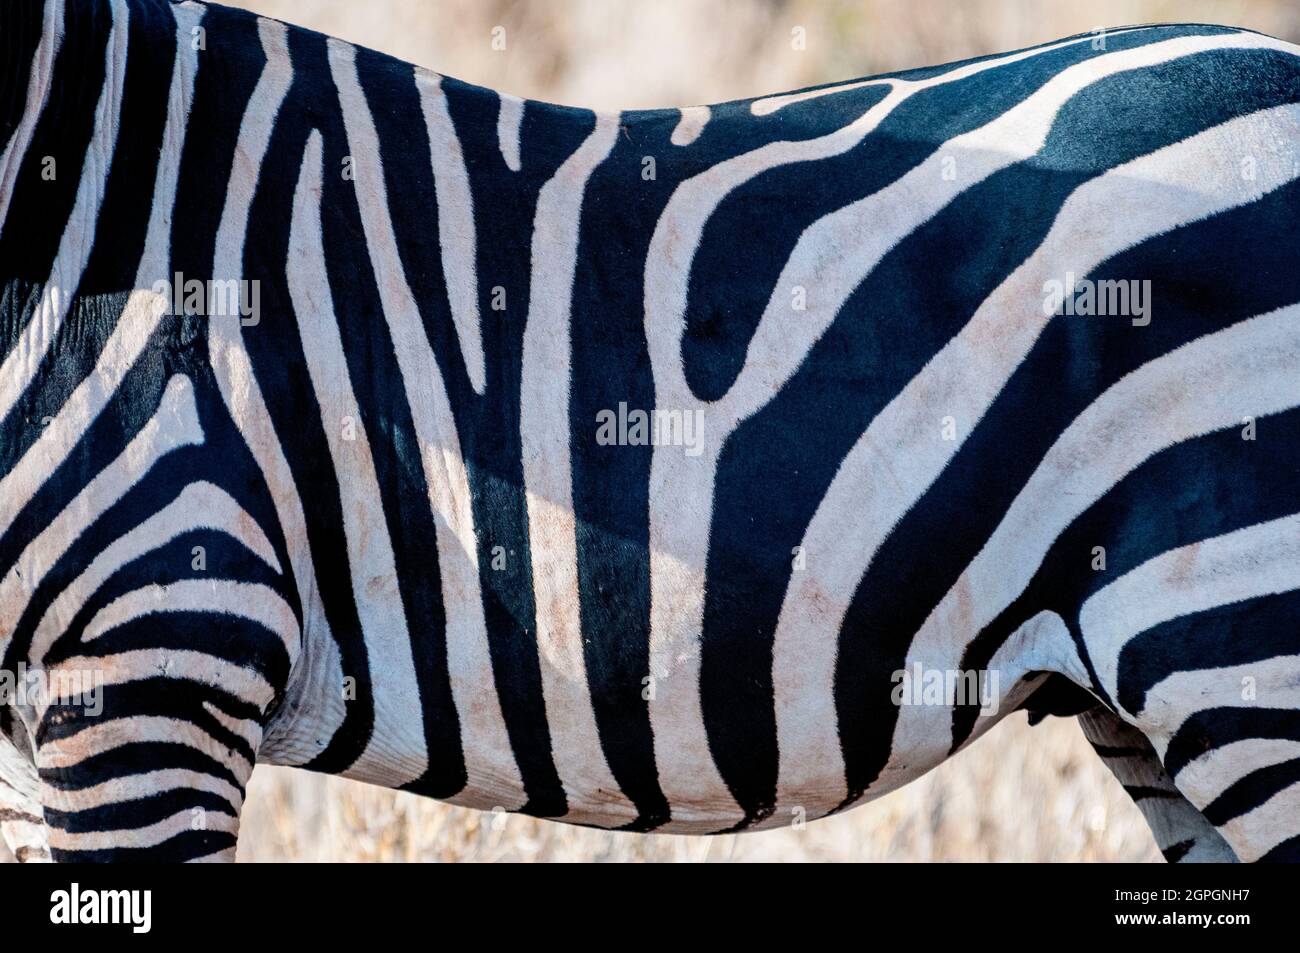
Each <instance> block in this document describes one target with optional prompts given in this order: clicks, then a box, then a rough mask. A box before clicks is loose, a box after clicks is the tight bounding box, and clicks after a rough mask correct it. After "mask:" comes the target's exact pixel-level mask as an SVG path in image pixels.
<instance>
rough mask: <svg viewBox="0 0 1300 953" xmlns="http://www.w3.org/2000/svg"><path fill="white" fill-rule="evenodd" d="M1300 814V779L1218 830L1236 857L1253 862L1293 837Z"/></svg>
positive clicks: (1245, 861) (1246, 862)
mask: <svg viewBox="0 0 1300 953" xmlns="http://www.w3.org/2000/svg"><path fill="white" fill-rule="evenodd" d="M1297 817H1300V783H1296V784H1293V785H1291V786H1290V787H1288V788H1283V789H1282V790H1281V791H1279V792H1277V794H1274V795H1273V796H1272V797H1271V798H1269V799H1268V800H1267V801H1265V802H1264V803H1263V804H1261V805H1260V806H1259V807H1257V808H1255V809H1254V810H1253V811H1249V812H1247V813H1245V814H1243V815H1241V816H1240V817H1234V818H1233V819H1232V820H1230V821H1228V823H1226V824H1222V825H1220V826H1219V833H1220V834H1222V835H1223V839H1224V840H1226V841H1227V842H1228V843H1229V844H1231V845H1232V849H1233V850H1234V851H1235V852H1236V854H1237V858H1238V859H1239V860H1241V862H1242V863H1245V864H1250V863H1254V862H1255V861H1257V860H1259V859H1260V858H1261V857H1263V856H1264V855H1265V854H1267V853H1268V852H1269V851H1270V850H1272V849H1273V848H1274V847H1276V846H1277V845H1278V844H1280V843H1282V842H1283V841H1285V840H1289V839H1290V838H1292V837H1294V836H1295V833H1296V824H1295V819H1296V818H1297Z"/></svg>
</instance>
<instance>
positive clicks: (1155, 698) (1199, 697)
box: [1136, 655, 1300, 758]
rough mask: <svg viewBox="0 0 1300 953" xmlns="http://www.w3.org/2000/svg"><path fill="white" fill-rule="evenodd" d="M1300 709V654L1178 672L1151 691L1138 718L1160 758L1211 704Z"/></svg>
mask: <svg viewBox="0 0 1300 953" xmlns="http://www.w3.org/2000/svg"><path fill="white" fill-rule="evenodd" d="M1250 707H1259V708H1276V709H1284V710H1290V711H1295V710H1297V709H1300V655H1277V656H1274V657H1273V658H1270V659H1264V660H1262V661H1258V662H1243V663H1242V664H1240V665H1224V666H1222V667H1219V668H1198V669H1193V670H1191V671H1182V672H1175V673H1174V674H1172V675H1169V676H1167V677H1165V678H1162V679H1161V680H1160V681H1159V682H1157V683H1156V684H1155V685H1153V686H1152V687H1151V689H1150V691H1148V692H1147V699H1146V707H1145V708H1143V710H1142V711H1141V712H1139V713H1138V715H1137V719H1136V720H1137V721H1138V722H1139V723H1140V724H1141V725H1142V728H1143V731H1144V732H1146V733H1147V736H1148V737H1149V738H1150V739H1151V743H1152V744H1153V745H1154V746H1155V748H1156V750H1157V751H1158V752H1159V753H1160V756H1161V758H1163V757H1164V755H1165V752H1166V751H1167V750H1168V748H1169V742H1170V740H1171V739H1172V737H1173V735H1174V733H1175V732H1176V731H1177V730H1178V728H1179V727H1180V726H1181V725H1182V723H1183V722H1184V721H1186V720H1187V719H1188V718H1190V717H1192V716H1193V715H1195V714H1196V713H1197V712H1201V711H1205V710H1206V709H1209V708H1250Z"/></svg>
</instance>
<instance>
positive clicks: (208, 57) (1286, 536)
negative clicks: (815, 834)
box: [0, 0, 1300, 860]
mask: <svg viewBox="0 0 1300 953" xmlns="http://www.w3.org/2000/svg"><path fill="white" fill-rule="evenodd" d="M0 27H3V30H4V35H5V37H6V40H5V47H4V50H3V56H4V59H3V60H2V61H0V109H2V110H3V112H2V113H0V122H3V126H2V127H0V131H2V134H3V136H4V145H3V148H4V152H3V154H2V155H0V229H2V230H0V269H2V271H0V293H2V295H3V297H2V298H0V361H3V371H2V373H0V655H3V660H4V671H5V672H15V673H16V672H18V671H20V670H24V671H27V672H28V673H35V675H36V676H37V677H38V678H39V679H44V680H46V681H51V680H57V679H60V678H62V679H70V678H71V677H72V675H73V674H74V673H92V674H93V675H94V677H95V679H96V680H97V681H96V684H97V685H99V686H100V688H101V690H102V694H101V697H100V701H101V702H102V710H97V711H93V712H92V711H91V709H90V707H88V706H87V705H86V704H84V703H83V704H76V703H72V702H70V701H69V700H67V699H53V700H51V699H50V698H49V697H46V698H43V699H42V698H35V699H32V698H24V699H15V700H13V701H12V703H11V704H9V705H8V706H5V707H3V708H0V713H2V714H3V718H2V719H0V728H2V729H3V731H0V735H3V740H0V833H3V834H4V836H5V838H6V840H7V841H8V842H9V843H10V844H11V845H13V846H15V847H17V848H18V849H19V850H21V851H23V852H24V854H25V856H27V857H29V858H31V859H39V858H41V857H44V856H47V855H52V856H53V857H54V859H71V860H96V859H132V858H151V859H185V860H197V859H229V858H231V857H232V856H233V853H234V847H235V842H236V836H237V829H238V817H239V811H240V808H241V806H242V800H243V792H244V787H245V785H246V783H247V780H248V777H249V775H250V773H251V771H252V767H253V764H254V763H255V762H256V761H258V760H261V761H265V762H270V763H279V764H289V765H297V766H302V767H306V768H309V769H312V770H317V771H324V772H330V773H339V774H344V775H347V776H349V777H354V778H359V779H362V780H366V781H370V782H374V783H378V784H383V785H387V786H391V787H400V788H404V789H406V790H411V791H416V792H419V793H423V794H427V795H430V796H434V797H439V798H444V799H447V800H450V801H453V802H455V803H460V804H466V805H471V806H474V807H479V808H489V809H490V808H496V807H501V808H504V809H507V810H511V811H515V810H518V811H525V812H528V813H531V814H534V815H537V816H543V817H552V818H558V819H562V820H566V821H570V822H573V823H579V824H587V825H594V826H599V827H607V828H618V829H627V830H636V831H651V830H653V831H671V832H692V833H714V832H719V831H726V830H744V829H754V828H760V827H768V826H774V825H780V824H785V823H789V822H790V821H791V820H792V819H796V818H802V817H810V818H811V817H819V816H822V815H825V814H828V813H831V812H833V811H836V810H840V809H843V808H846V807H848V806H850V805H852V804H854V803H857V802H859V801H861V800H863V799H865V798H870V797H874V796H878V795H879V794H881V793H884V792H886V791H889V790H892V789H894V788H896V787H898V786H899V785H902V784H904V783H906V782H907V781H909V780H912V779H914V778H916V777H917V776H919V775H920V774H922V773H924V772H925V771H927V770H929V769H930V768H932V767H934V766H935V765H937V764H938V763H940V762H941V761H942V760H944V759H945V758H946V757H948V756H949V755H950V754H951V753H952V752H953V751H955V750H957V749H959V748H961V747H962V746H963V745H965V744H967V743H968V742H969V741H970V740H972V739H973V738H975V737H977V736H978V735H979V734H981V733H982V732H983V731H985V730H987V729H988V728H990V727H991V726H992V725H993V724H995V723H996V721H997V720H998V719H999V718H1000V717H1002V716H1003V715H1005V714H1006V713H1007V712H1009V711H1012V710H1014V709H1016V708H1017V707H1020V706H1026V707H1029V708H1031V710H1041V709H1048V710H1051V709H1052V708H1053V706H1054V702H1053V699H1059V698H1061V697H1068V696H1070V693H1073V695H1072V697H1073V698H1074V700H1075V702H1076V703H1077V702H1078V700H1079V699H1083V700H1084V701H1083V702H1082V704H1077V705H1076V707H1075V708H1074V709H1073V710H1081V709H1082V708H1090V710H1089V711H1088V712H1087V714H1086V715H1085V721H1084V723H1085V730H1086V731H1087V733H1088V735H1089V737H1090V739H1091V740H1092V741H1093V742H1094V744H1096V745H1097V746H1098V749H1099V751H1100V753H1101V754H1102V756H1103V758H1104V759H1105V760H1106V761H1107V763H1108V764H1110V765H1111V766H1112V767H1113V769H1114V770H1115V771H1116V774H1117V775H1118V776H1119V777H1120V779H1121V781H1122V782H1123V783H1124V784H1125V785H1126V786H1128V787H1129V789H1130V791H1131V792H1132V793H1133V794H1134V797H1135V799H1136V800H1137V801H1138V803H1139V806H1141V807H1142V809H1143V810H1144V811H1145V812H1146V813H1147V816H1148V818H1149V819H1150V820H1151V823H1152V827H1153V830H1155V831H1156V833H1157V837H1158V840H1159V842H1160V845H1161V847H1162V849H1163V850H1165V852H1166V854H1167V856H1169V857H1170V858H1171V859H1182V860H1196V859H1226V858H1230V857H1232V856H1234V855H1235V856H1237V857H1240V858H1242V859H1249V860H1255V859H1294V858H1295V857H1296V856H1297V837H1298V836H1300V811H1298V810H1297V804H1298V803H1300V801H1298V799H1300V697H1298V696H1297V694H1296V689H1295V683H1296V680H1297V676H1298V674H1300V663H1298V662H1297V659H1300V645H1297V644H1296V636H1295V625H1294V621H1295V619H1296V606H1297V605H1298V604H1300V603H1297V591H1298V590H1300V558H1298V557H1300V550H1298V549H1297V547H1298V546H1300V542H1298V541H1300V523H1297V520H1298V519H1300V516H1297V514H1300V498H1297V494H1298V493H1300V489H1298V488H1300V481H1297V479H1296V477H1297V475H1298V473H1300V449H1297V448H1298V447H1300V443H1297V441H1296V440H1295V436H1296V428H1297V426H1298V423H1300V375H1297V373H1296V368H1297V367H1300V278H1297V277H1296V269H1295V268H1294V248H1295V242H1296V239H1297V238H1298V237H1300V215H1298V214H1297V211H1298V209H1300V206H1298V204H1297V203H1300V182H1298V181H1297V179H1300V62H1298V61H1297V58H1296V57H1297V54H1300V50H1298V49H1297V48H1295V47H1292V46H1290V45H1288V44H1285V43H1282V42H1280V41H1277V40H1273V39H1270V38H1268V37H1264V36H1259V35H1256V34H1252V33H1246V32H1243V31H1239V30H1234V29H1228V28H1220V27H1207V26H1168V27H1138V28H1131V29H1125V30H1116V31H1111V32H1110V33H1108V34H1105V35H1104V36H1100V37H1099V36H1096V35H1088V36H1084V37H1076V38H1072V39H1067V40H1062V41H1059V42H1056V43H1050V44H1046V45H1044V46H1040V47H1035V48H1033V49H1029V50H1023V51H1020V52H1017V53H1011V54H1005V55H999V56H993V57H987V58H984V59H979V60H973V61H969V62H966V63H961V64H954V65H951V66H947V67H939V68H934V69H926V70H917V71H913V72H910V73H904V74H899V75H896V76H887V77H877V78H872V79H868V80H862V81H858V82H852V83H846V84H840V85H836V86H830V87H824V88H818V89H813V90H806V91H802V92H798V93H793V94H789V95H784V96H773V97H768V98H765V99H758V100H753V101H747V102H739V103H728V104H723V105H718V106H712V107H694V108H690V109H684V110H680V111H679V110H652V111H641V112H626V113H622V114H593V113H591V112H588V111H585V110H580V109H570V108H565V107H558V106H549V105H545V104H540V103H535V102H524V101H521V100H517V99H513V98H511V97H507V96H498V95H497V94H496V93H493V92H491V91H489V90H484V89H478V88H475V87H471V86H467V85H465V84H463V83H459V82H456V81H454V80H451V79H448V78H445V77H441V76H438V75H436V74H433V73H430V72H428V71H425V70H423V69H418V68H413V67H410V66H408V65H406V64H404V63H400V62H397V61H395V60H392V59H390V58H388V57H384V56H381V55H379V54H376V53H373V52H370V51H367V50H362V49H358V48H355V47H352V46H350V45H348V44H346V43H342V42H340V41H336V40H331V39H328V38H325V37H322V36H319V35H317V34H314V33H310V32H308V31H304V30H299V29H295V28H290V27H286V26H284V25H282V24H279V23H277V22H274V21H271V20H266V19H260V18H257V17H254V16H251V15H248V14H244V13H240V12H236V11H232V10H227V9H224V8H221V7H218V6H209V5H204V4H200V3H197V2H183V3H177V4H169V3H165V2H163V0H45V2H44V3H39V2H37V0H16V2H11V3H9V4H6V7H5V10H4V12H3V13H0ZM50 160H52V161H53V163H54V166H53V167H52V168H53V170H54V174H53V175H49V174H48V172H49V171H50V170H51V167H50V165H49V161H50ZM1070 274H1073V275H1075V276H1077V277H1078V278H1079V279H1080V280H1083V279H1087V280H1125V281H1127V280H1131V279H1136V280H1145V281H1149V282H1150V289H1151V290H1150V296H1149V297H1148V299H1147V305H1148V306H1149V311H1147V312H1146V314H1145V317H1149V318H1150V320H1149V321H1147V320H1142V319H1139V318H1134V317H1133V316H1132V315H1129V314H1120V315H1116V314H1109V315H1098V316H1084V315H1081V314H1074V313H1069V312H1068V311H1067V313H1053V312H1052V309H1051V307H1044V296H1045V293H1046V292H1047V289H1048V288H1049V287H1050V283H1051V282H1053V281H1061V280H1064V279H1065V278H1066V276H1067V275H1070ZM177 275H179V276H182V277H183V278H184V279H187V280H189V281H197V282H199V283H201V284H200V287H202V288H203V289H204V290H206V291H213V292H217V291H220V290H221V289H223V288H236V289H237V288H239V287H241V285H240V283H243V282H247V283H248V284H247V285H246V286H244V287H246V288H248V289H253V290H250V291H248V292H246V294H245V296H244V297H243V298H242V299H238V300H236V301H235V303H236V304H239V303H242V304H243V305H245V312H244V313H241V312H240V311H239V310H238V308H236V309H234V313H218V312H220V311H222V310H229V309H228V308H227V309H222V308H220V307H217V306H216V305H217V304H218V302H217V301H215V300H214V298H213V296H212V295H207V296H206V297H204V298H203V299H202V300H199V299H198V298H195V299H192V300H191V299H189V298H188V297H187V296H188V295H189V293H190V288H189V287H188V286H184V285H183V286H182V287H181V289H180V293H179V298H178V297H177V296H176V295H175V294H173V293H172V289H171V288H170V287H169V286H168V283H169V282H173V281H174V278H175V276H177ZM208 282H214V284H212V285H208V284H207V283H208ZM226 303H229V299H227V302H226ZM648 413H653V414H655V415H657V418H658V420H657V422H658V423H660V424H663V425H664V427H665V428H666V429H665V430H663V431H661V432H660V433H659V436H660V437H664V436H667V437H669V438H670V439H659V440H655V441H649V442H647V441H646V440H645V439H637V431H636V430H635V427H636V422H637V419H638V415H639V414H648ZM674 427H675V428H676V429H675V430H673V429H672V428H674ZM629 428H631V429H629ZM1243 428H1245V430H1246V431H1248V432H1249V433H1248V436H1250V437H1252V438H1254V439H1243ZM611 436H612V437H614V438H616V439H614V440H613V441H611V440H610V439H609V438H610V437H611ZM1099 553H1101V554H1102V558H1100V561H1099V556H1098V554H1099ZM914 670H915V671H922V672H939V673H946V672H965V671H978V672H983V673H985V677H984V681H983V684H984V686H985V688H986V689H987V690H989V691H991V692H992V693H993V694H992V696H991V697H990V698H988V699H987V701H989V702H992V703H993V704H989V705H986V706H985V708H983V709H981V707H980V706H979V705H971V704H957V703H955V700H953V699H951V698H943V697H941V698H939V699H938V700H937V703H933V704H901V705H900V704H898V703H897V700H896V699H895V698H894V697H893V688H894V687H895V683H896V681H897V673H898V672H900V671H914ZM1063 693H1064V696H1063ZM83 701H84V700H83Z"/></svg>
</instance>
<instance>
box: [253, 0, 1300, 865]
mask: <svg viewBox="0 0 1300 953" xmlns="http://www.w3.org/2000/svg"><path fill="white" fill-rule="evenodd" d="M234 5H236V6H241V7H245V8H247V9H251V10H255V11H257V12H258V13H261V14H264V15H267V16H272V17H276V18H279V19H282V20H286V21H288V22H290V23H296V24H299V25H302V26H308V27H311V28H313V29H316V30H320V31H322V32H325V33H330V34H333V35H335V36H341V37H344V38H345V39H348V40H351V41H353V42H355V43H360V44H363V45H366V46H370V47H373V48H375V49H378V50H382V51H383V52H386V53H391V54H393V55H394V56H398V57H401V58H403V59H406V60H410V61H412V62H415V63H420V64H422V65H424V66H428V67H430V68H432V69H434V70H437V71H438V72H441V73H444V74H446V75H449V76H455V77H457V78H458V79H462V80H466V81H468V82H472V83H478V84H480V85H483V86H490V87H492V88H494V89H498V90H501V91H503V92H508V93H513V94H515V95H517V96H523V97H526V98H529V99H541V100H546V101H549V102H559V103H565V104H569V105H574V106H587V107H591V108H596V109H606V110H612V109H619V108H638V107H654V106H687V105H693V104H697V103H711V102H720V101H723V100H728V99H745V98H750V97H755V96H759V95H763V94H766V93H774V92H780V91H784V90H789V89H796V88H798V87H802V86H809V85H814V84H818V83H826V82H831V81H835V80H846V79H851V78H854V77H859V76H865V75H870V74H873V73H881V72H888V71H894V70H899V69H906V68H908V67H914V66H926V65H931V64H936V63H943V62H946V61H949V60H955V59H961V58H964V57H970V56H979V55H982V54H986V53H994V52H999V51H1005V50H1011V49H1015V48H1018V47H1023V46H1029V45H1032V44H1035V43H1041V42H1045V41H1049V40H1053V39H1057V38H1060V37H1063V36H1068V35H1070V34H1075V33H1083V32H1086V31H1089V30H1093V29H1095V28H1097V27H1102V26H1110V27H1118V26H1124V25H1128V24H1135V23H1151V22H1162V21H1164V22H1189V21H1190V22H1213V23H1228V24H1235V25H1240V26H1246V27H1250V28H1252V29H1256V30H1260V31H1262V32H1265V33H1269V34H1272V35H1274V36H1280V37H1284V38H1287V39H1290V40H1293V41H1300V4H1297V3H1295V2H1294V0H1286V2H1283V0H1235V2H1234V0H1217V2H1216V0H1178V2H1172V0H1088V2H1086V3H1084V2H1078V3H1064V2H1051V3H1048V2H1030V0H962V2H946V0H654V2H648V0H364V2H361V0H311V2H304V0H234ZM796 27H801V28H802V33H803V36H804V38H805V44H804V46H805V48H804V49H802V50H797V49H794V48H793V46H792V43H791V39H792V36H793V33H792V31H793V30H794V29H795V28H796ZM497 28H504V34H503V33H502V30H500V29H497ZM494 31H495V35H496V36H497V37H498V38H499V37H501V36H502V35H504V40H505V44H504V46H505V48H504V49H502V50H498V49H494V48H493V42H492V41H493V37H494ZM496 45H497V46H500V45H501V44H500V43H499V42H498V43H497V44H496ZM239 856H240V859H241V860H249V861H271V860H309V861H317V860H319V861H324V860H330V861H337V860H363V861H376V860H411V861H415V860H440V861H456V860H483V861H493V860H689V861H705V860H711V861H725V860H900V861H932V860H949V861H986V860H1012V861H1067V860H1068V861H1153V860H1159V859H1160V855H1159V852H1158V851H1157V850H1156V848H1155V843H1154V841H1153V840H1152V838H1151V835H1150V833H1149V832H1148V830H1147V828H1146V824H1145V822H1144V821H1143V820H1142V817H1141V814H1140V813H1139V812H1138V810H1137V808H1136V807H1134V806H1133V804H1132V802H1131V801H1129V799H1128V796H1127V795H1125V794H1124V792H1123V790H1122V789H1121V788H1120V786H1119V785H1118V783H1117V782H1116V781H1115V780H1114V779H1113V778H1112V777H1111V776H1110V773H1109V772H1108V771H1107V770H1106V769H1105V767H1104V766H1103V765H1102V764H1101V762H1100V761H1099V760H1098V759H1097V757H1096V756H1095V755H1094V754H1093V752H1092V749H1091V748H1090V747H1089V746H1088V744H1087V742H1085V741H1084V740H1083V736H1082V734H1081V733H1080V731H1079V729H1078V727H1077V726H1076V724H1075V723H1074V721H1073V720H1072V719H1070V720H1062V719H1055V718H1052V719H1048V720H1047V721H1046V722H1045V723H1043V724H1041V725H1039V726H1037V727H1035V728H1030V727H1029V726H1028V724H1027V722H1026V718H1025V716H1024V715H1023V714H1018V715H1014V716H1012V717H1010V718H1008V719H1007V720H1006V721H1005V722H1004V723H1003V724H1002V725H1001V726H999V727H998V728H997V729H995V730H994V731H993V732H992V733H990V734H989V735H988V736H986V737H985V738H983V739H981V740H980V741H979V742H978V743H976V744H975V745H974V746H973V747H972V748H971V749H970V750H968V751H966V752H964V753H963V754H961V755H959V756H958V757H957V758H955V759H953V760H952V761H950V762H949V763H947V764H945V765H944V766H942V767H941V768H940V769H939V770H937V771H935V772H933V773H932V774H930V775H929V776H927V777H925V778H923V779H922V780H920V781H918V782H916V783H915V784H913V785H911V786H910V787H908V788H905V789H903V790H901V791H898V792H896V793H894V794H892V795H889V796H887V797H885V798H883V799H882V800H880V801H876V802H874V803H872V804H868V805H866V806H864V807H860V808H858V809H856V810H854V811H851V812H849V813H848V814H845V815H843V816H840V817H835V818H830V819H827V820H822V821H815V822H813V823H811V824H809V825H808V826H807V827H806V828H805V829H803V830H800V831H794V830H784V831H772V832H767V833H760V834H745V835H740V836H736V835H729V836H724V837H719V838H686V837H676V836H668V835H632V834H612V833H606V832H601V831H592V830H585V829H580V828H573V827H568V826H566V825H562V824H555V823H551V822H541V821H536V820H533V819H531V818H524V817H513V816H506V815H491V814H481V813H478V812H475V811H470V810H467V809H463V808H455V807H450V806H447V805H443V804H439V803H437V802H434V801H427V800H423V799H421V798H417V797H414V796H412V795H407V794H395V793H392V792H388V791H384V790H381V789H378V788H373V787H369V786H366V785H362V784H358V783H356V782H350V781H345V780H342V779H339V778H324V777H319V776H316V775H312V774H309V773H307V772H302V771H291V770H288V769H282V768H271V767H259V768H257V770H256V771H255V773H254V775H253V781H252V784H251V786H250V789H249V796H248V804H247V807H246V809H245V815H244V822H243V831H242V836H241V837H240V847H239Z"/></svg>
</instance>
